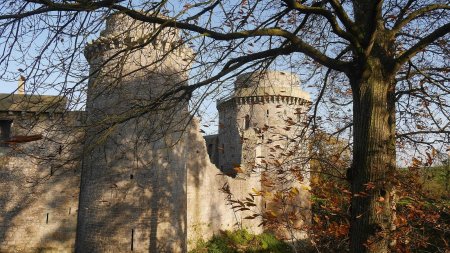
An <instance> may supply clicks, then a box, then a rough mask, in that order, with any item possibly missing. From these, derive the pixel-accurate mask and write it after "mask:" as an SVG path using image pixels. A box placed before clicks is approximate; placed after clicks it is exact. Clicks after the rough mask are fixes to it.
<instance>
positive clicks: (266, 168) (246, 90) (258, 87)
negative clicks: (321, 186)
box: [217, 71, 310, 240]
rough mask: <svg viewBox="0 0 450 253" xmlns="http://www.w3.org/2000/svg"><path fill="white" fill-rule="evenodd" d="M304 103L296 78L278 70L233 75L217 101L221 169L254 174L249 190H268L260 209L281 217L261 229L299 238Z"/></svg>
mask: <svg viewBox="0 0 450 253" xmlns="http://www.w3.org/2000/svg"><path fill="white" fill-rule="evenodd" d="M309 106H310V98H309V95H308V93H306V92H304V91H302V90H301V89H300V81H299V78H298V77H297V76H296V75H294V74H291V73H286V72H279V71H260V72H252V73H246V74H242V75H240V76H238V77H237V79H236V82H235V89H234V94H232V96H230V97H228V98H225V99H222V100H219V101H218V104H217V108H218V111H219V136H218V147H219V148H218V149H219V150H218V152H219V161H218V164H219V167H220V169H221V170H222V171H223V172H224V173H225V174H229V175H234V176H237V177H240V178H247V179H251V180H248V182H255V180H256V179H258V180H257V181H258V185H255V187H254V189H261V190H262V191H263V192H266V193H268V194H263V196H264V198H263V206H262V207H261V210H264V211H263V213H265V215H269V214H274V213H275V214H278V215H276V216H275V217H279V218H278V219H280V220H279V221H277V222H276V223H275V225H274V226H270V225H268V226H265V229H269V230H272V232H274V233H276V234H277V235H278V236H280V237H284V238H285V239H287V240H290V239H293V238H294V239H300V238H301V237H304V236H305V233H304V231H305V228H304V227H303V226H304V224H305V222H307V220H308V219H309V217H310V215H309V214H310V207H309V206H310V204H309V192H308V190H309V166H308V164H309V161H308V141H307V140H306V132H307V130H306V124H305V123H306V120H307V116H306V114H307V111H308V109H309ZM276 196H277V197H276ZM281 200H282V201H281ZM286 217H289V218H286Z"/></svg>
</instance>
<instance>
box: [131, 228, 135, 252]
mask: <svg viewBox="0 0 450 253" xmlns="http://www.w3.org/2000/svg"><path fill="white" fill-rule="evenodd" d="M133 250H134V229H132V230H131V251H133Z"/></svg>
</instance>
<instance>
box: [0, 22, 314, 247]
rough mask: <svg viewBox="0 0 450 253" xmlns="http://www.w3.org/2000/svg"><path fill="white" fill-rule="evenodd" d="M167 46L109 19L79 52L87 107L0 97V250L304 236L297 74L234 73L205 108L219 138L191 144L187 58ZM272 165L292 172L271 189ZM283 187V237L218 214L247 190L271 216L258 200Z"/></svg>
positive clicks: (302, 111) (228, 212) (301, 98)
mask: <svg viewBox="0 0 450 253" xmlns="http://www.w3.org/2000/svg"><path fill="white" fill-rule="evenodd" d="M179 40H180V38H179V35H178V31H177V30H176V29H173V28H170V29H169V28H164V29H160V28H159V27H158V26H156V25H150V24H144V23H140V22H136V21H133V20H131V19H129V18H126V17H125V16H123V15H120V14H118V15H112V16H111V17H109V18H108V20H107V23H106V27H105V30H104V31H103V32H102V33H101V37H100V38H99V39H97V40H96V41H94V42H92V43H90V44H89V45H87V46H86V50H85V55H86V58H87V60H88V62H89V64H90V67H91V68H90V75H91V78H90V81H89V84H88V94H87V103H86V111H66V103H67V101H66V99H65V98H64V97H60V96H38V95H26V94H2V95H0V142H1V143H0V146H1V147H0V160H1V165H0V166H1V169H0V173H1V175H0V188H1V195H0V205H1V208H0V220H1V223H0V224H1V225H0V252H74V251H76V252H186V251H188V250H189V249H191V248H192V247H193V246H195V243H196V242H197V241H198V240H201V239H204V240H207V239H208V238H210V237H211V236H212V235H214V234H217V233H219V232H220V231H221V230H233V229H237V228H247V229H249V230H250V231H252V232H254V233H260V232H262V231H263V230H265V229H270V230H272V231H273V232H275V233H277V234H278V235H280V236H284V238H285V239H292V238H293V237H295V238H296V239H301V238H303V237H304V236H305V234H304V231H303V230H302V226H303V225H304V223H305V222H307V220H308V219H309V201H308V197H309V193H308V187H309V174H308V173H307V172H306V171H307V166H308V164H307V162H305V159H304V158H305V157H306V156H307V153H308V142H307V140H306V139H303V140H302V141H300V142H298V141H294V140H298V138H299V137H302V136H304V133H303V132H302V131H304V125H303V123H304V122H305V121H306V112H307V111H308V108H309V104H310V102H309V96H308V94H307V93H305V92H303V91H301V89H300V87H299V83H300V82H299V80H298V77H297V76H295V75H293V74H290V73H285V72H277V71H261V72H253V73H248V74H243V75H240V76H239V77H238V78H237V80H236V83H235V90H234V93H233V94H232V95H230V96H229V97H226V98H223V99H221V100H219V101H218V102H217V108H218V110H219V126H220V127H219V133H218V134H217V135H212V136H205V137H203V136H202V135H201V133H200V126H199V123H198V120H197V119H195V118H194V117H193V116H192V115H190V114H189V110H188V102H189V96H187V94H185V93H184V92H183V91H184V89H183V88H182V87H187V80H188V70H189V67H190V59H192V57H193V56H192V55H193V54H192V51H191V50H190V49H188V48H186V47H184V46H182V45H180V43H179ZM140 44H145V46H143V47H139V46H137V45H140ZM116 55H120V57H114V56H116ZM155 59H161V60H160V61H157V62H155ZM180 87H181V88H180ZM167 93H171V94H172V96H170V97H166V96H165V94H167ZM172 98H173V99H172ZM286 154H289V155H288V156H287V155H286ZM286 157H289V159H288V160H287V159H286ZM274 164H280V166H277V168H276V169H280V168H284V169H285V170H286V171H290V172H288V173H286V176H285V177H284V178H283V179H282V180H280V179H279V178H277V177H276V173H274V172H273V171H272V170H271V169H273V168H272V167H274ZM281 164H282V165H281ZM299 167H301V168H299ZM293 168H297V170H296V169H293ZM305 168H306V170H305ZM268 181H270V182H272V184H271V185H268V184H267V182H268ZM224 186H225V187H227V188H229V189H230V193H231V195H230V194H226V193H224V192H223V191H220V189H221V188H223V187H224ZM294 188H295V189H298V192H297V196H296V197H295V201H296V207H295V208H292V210H291V211H292V212H299V213H302V216H301V217H303V219H299V220H296V221H295V222H293V223H292V224H290V225H289V226H291V227H290V228H291V229H292V228H293V229H295V230H296V232H295V233H287V232H286V231H283V229H282V228H281V229H276V228H273V227H270V228H269V227H265V226H260V224H261V222H262V220H261V217H255V219H246V217H248V216H252V215H253V214H254V212H253V210H254V209H252V210H243V211H239V212H237V211H236V210H233V209H232V208H231V205H230V203H231V202H230V200H232V199H245V198H248V197H249V196H252V195H250V194H253V197H254V204H255V208H257V209H259V210H260V211H263V212H264V210H269V209H271V208H272V209H273V210H276V207H277V205H278V204H279V203H277V202H276V201H272V200H271V199H270V198H261V196H258V194H257V193H258V192H264V191H266V192H267V191H272V190H273V191H281V192H283V191H284V192H286V191H291V192H292V189H294ZM253 197H252V198H253ZM280 222H282V221H280Z"/></svg>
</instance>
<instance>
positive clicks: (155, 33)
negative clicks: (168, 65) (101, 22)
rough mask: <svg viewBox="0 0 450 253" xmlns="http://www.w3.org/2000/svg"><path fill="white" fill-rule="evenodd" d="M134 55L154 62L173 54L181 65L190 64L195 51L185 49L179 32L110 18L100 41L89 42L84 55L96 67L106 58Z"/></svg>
mask: <svg viewBox="0 0 450 253" xmlns="http://www.w3.org/2000/svg"><path fill="white" fill-rule="evenodd" d="M134 51H136V52H138V53H139V54H145V55H146V56H147V57H153V58H154V60H156V57H158V56H162V55H164V54H169V53H170V55H171V57H175V58H176V60H177V61H182V62H183V61H184V62H187V61H188V59H191V58H192V50H191V49H189V48H187V47H185V46H184V42H183V40H182V38H181V37H180V35H179V30H178V29H176V28H170V27H166V28H161V26H160V25H157V24H150V23H146V22H141V21H136V20H134V19H132V18H129V17H128V16H126V15H125V14H113V15H111V16H109V17H108V18H107V19H106V26H105V29H104V30H103V31H102V32H101V33H100V37H99V38H97V39H95V40H93V41H91V42H88V44H87V45H86V47H85V50H84V55H85V57H86V59H87V60H88V61H89V63H91V64H92V63H94V60H96V59H97V58H99V57H102V56H108V55H109V56H110V55H113V54H114V53H117V52H124V53H131V52H134Z"/></svg>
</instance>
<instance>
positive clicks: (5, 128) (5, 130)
mask: <svg viewBox="0 0 450 253" xmlns="http://www.w3.org/2000/svg"><path fill="white" fill-rule="evenodd" d="M11 124H12V120H0V145H1V146H8V144H6V143H5V142H6V141H8V140H9V138H10V137H11Z"/></svg>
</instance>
